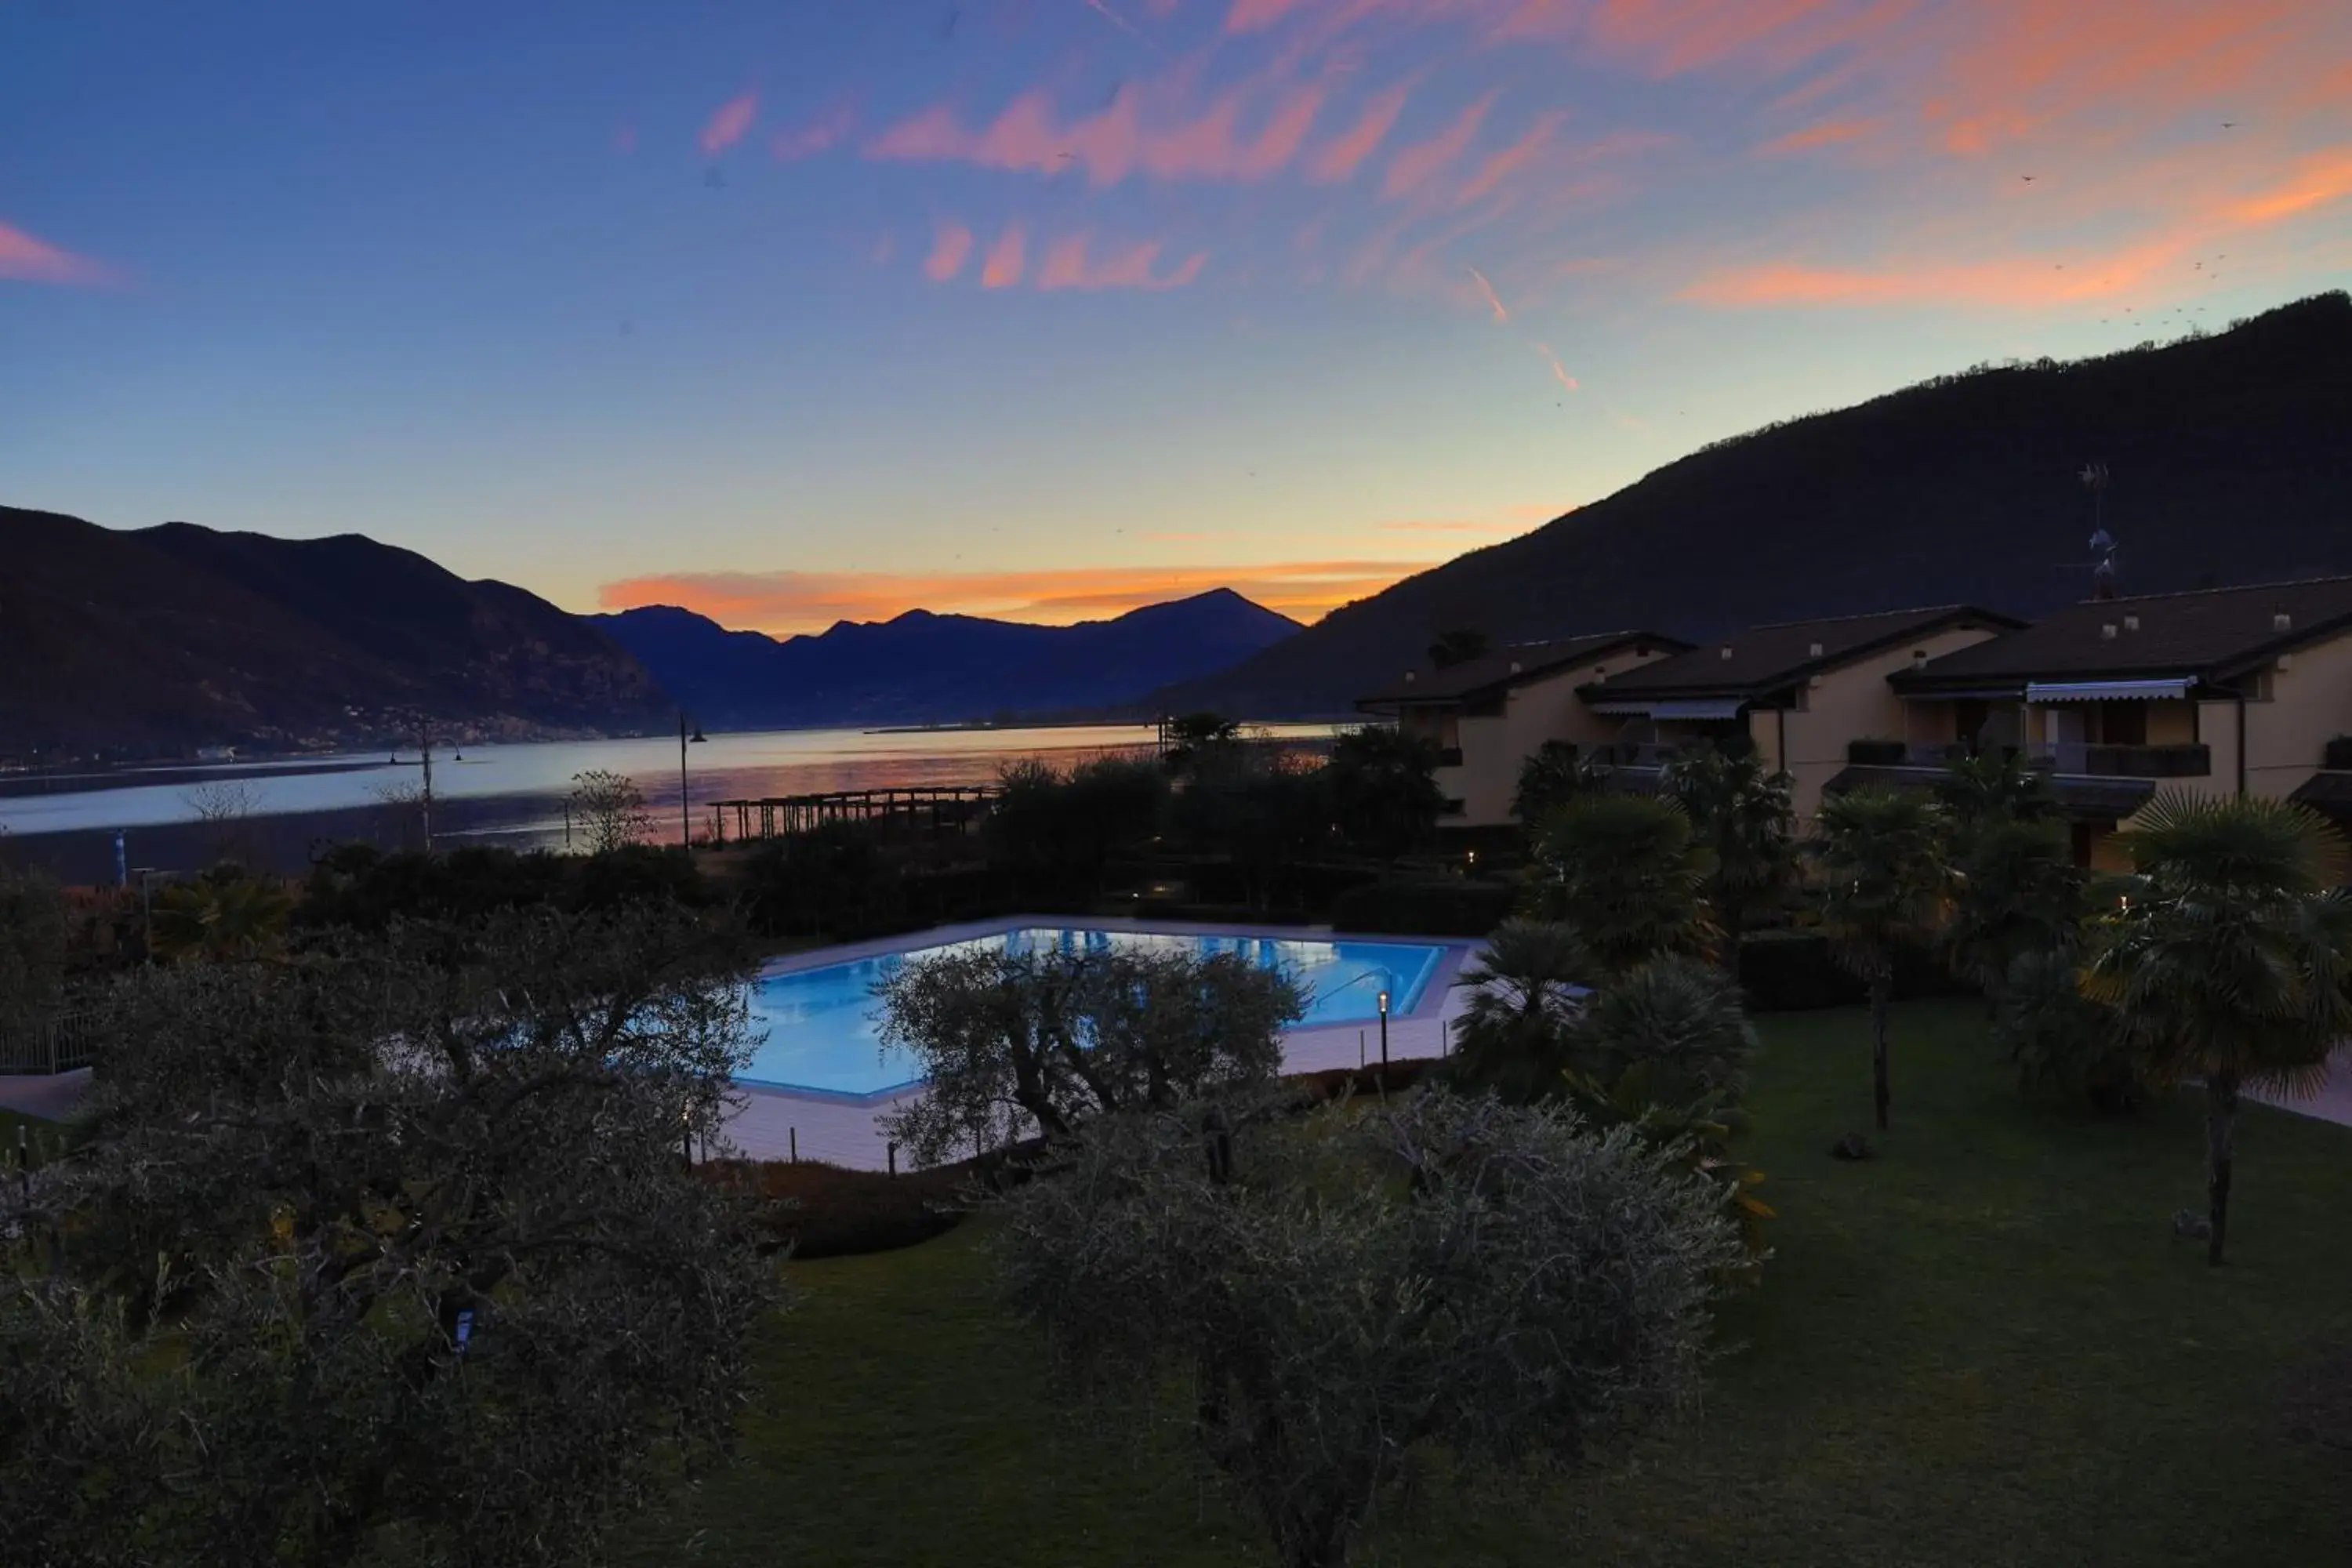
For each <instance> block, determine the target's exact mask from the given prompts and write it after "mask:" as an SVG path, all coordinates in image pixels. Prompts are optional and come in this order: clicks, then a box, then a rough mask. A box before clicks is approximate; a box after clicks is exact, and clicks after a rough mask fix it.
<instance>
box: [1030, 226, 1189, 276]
mask: <svg viewBox="0 0 2352 1568" xmlns="http://www.w3.org/2000/svg"><path fill="white" fill-rule="evenodd" d="M1091 243H1092V237H1091V236H1089V235H1085V234H1074V235H1071V236H1070V237H1067V238H1066V239H1063V240H1060V241H1057V242H1056V243H1055V246H1054V247H1053V248H1052V249H1051V250H1048V251H1047V252H1046V253H1045V265H1044V266H1043V267H1042V268H1039V270H1038V274H1037V287H1038V288H1039V289H1046V290H1052V289H1181V288H1184V287H1185V286H1187V285H1188V284H1190V283H1192V281H1194V280H1195V279H1198V278H1199V277H1200V276H1201V270H1202V268H1204V267H1206V266H1207V265H1208V264H1209V258H1208V257H1207V256H1206V255H1205V254H1202V255H1195V256H1193V257H1192V258H1191V259H1189V260H1187V261H1186V262H1184V263H1183V265H1181V267H1178V268H1176V269H1175V270H1174V271H1172V272H1171V273H1169V274H1167V275H1166V276H1164V277H1156V276H1154V275H1153V273H1152V268H1153V267H1154V266H1156V265H1157V264H1158V263H1159V260H1160V244H1159V242H1158V241H1157V240H1154V241H1151V242H1150V243H1148V244H1143V245H1138V246H1135V247H1131V248H1129V249H1127V250H1124V251H1121V252H1119V253H1118V255H1116V256H1113V257H1110V258H1108V259H1105V260H1103V261H1099V262H1096V261H1090V260H1089V259H1088V257H1087V248H1088V247H1089V246H1090V244H1091Z"/></svg>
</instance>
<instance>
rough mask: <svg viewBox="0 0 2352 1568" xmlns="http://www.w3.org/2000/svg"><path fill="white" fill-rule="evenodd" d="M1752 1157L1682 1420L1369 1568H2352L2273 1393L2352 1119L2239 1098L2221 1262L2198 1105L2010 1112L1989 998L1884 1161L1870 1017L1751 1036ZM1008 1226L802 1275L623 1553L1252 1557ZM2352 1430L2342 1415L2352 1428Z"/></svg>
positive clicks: (2345, 1334)
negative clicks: (1016, 1289)
mask: <svg viewBox="0 0 2352 1568" xmlns="http://www.w3.org/2000/svg"><path fill="white" fill-rule="evenodd" d="M1764 1035H1765V1041H1766V1050H1765V1052H1764V1055H1763V1058H1762V1059H1761V1060H1760V1062H1759V1066H1758V1070H1757V1073H1756V1075H1755V1094H1754V1100H1753V1107H1754V1111H1755V1118H1756V1123H1757V1126H1756V1131H1755V1134H1754V1140H1753V1150H1752V1152H1753V1157H1754V1159H1755V1160H1756V1162H1757V1163H1759V1165H1761V1166H1762V1167H1763V1168H1765V1169H1766V1170H1767V1171H1768V1172H1769V1183H1768V1184H1767V1186H1766V1187H1765V1189H1764V1191H1765V1194H1767V1195H1768V1196H1769V1198H1770V1200H1771V1201H1772V1202H1773V1203H1774V1204H1775V1205H1778V1207H1779V1209H1780V1219H1779V1220H1778V1221H1777V1222H1776V1223H1774V1224H1773V1225H1772V1226H1770V1230H1771V1233H1772V1240H1773V1244H1774V1246H1775V1247H1776V1248H1777V1256H1776V1257H1775V1258H1774V1259H1773V1261H1772V1263H1771V1264H1770V1266H1769V1268H1768V1269H1767V1270H1766V1273H1765V1278H1764V1281H1763V1284H1762V1287H1761V1289H1760V1290H1759V1291H1758V1292H1757V1293H1756V1294H1754V1295H1753V1296H1751V1297H1748V1298H1747V1299H1745V1300H1741V1301H1739V1302H1738V1303H1736V1304H1734V1306H1733V1307H1732V1308H1731V1309H1730V1310H1728V1311H1727V1313H1726V1314H1725V1320H1724V1334H1725V1339H1726V1341H1727V1342H1728V1343H1731V1344H1733V1345H1735V1346H1737V1347H1738V1348H1736V1349H1734V1350H1732V1351H1731V1352H1729V1353H1728V1354H1727V1356H1726V1358H1725V1360H1724V1361H1723V1362H1722V1363H1721V1364H1720V1365H1719V1367H1718V1369H1717V1377H1716V1382H1715V1386H1714V1389H1713V1392H1712V1394H1711V1396H1710V1399H1709V1403H1708V1406H1707V1408H1706V1412H1705V1415H1704V1417H1703V1419H1702V1420H1701V1421H1700V1423H1699V1424H1698V1425H1697V1426H1695V1427H1694V1428H1692V1429H1691V1430H1689V1431H1688V1432H1686V1433H1685V1434H1682V1435H1679V1436H1675V1437H1672V1438H1669V1439H1665V1440H1663V1441H1661V1442H1658V1443H1656V1444H1654V1445H1651V1446H1648V1447H1645V1449H1644V1450H1643V1452H1641V1453H1640V1454H1639V1455H1638V1456H1637V1458H1636V1460H1635V1462H1634V1463H1633V1466H1632V1467H1631V1468H1627V1469H1623V1470H1621V1471H1619V1472H1616V1473H1612V1474H1602V1475H1596V1476H1591V1477H1587V1478H1583V1479H1578V1480H1575V1481H1573V1482H1566V1483H1561V1484H1558V1485H1554V1486H1552V1487H1549V1488H1548V1489H1545V1490H1544V1491H1543V1492H1541V1493H1540V1494H1538V1495H1537V1496H1534V1497H1531V1498H1522V1499H1518V1500H1511V1501H1507V1502H1496V1501H1493V1500H1486V1501H1475V1500H1466V1499H1463V1498H1459V1497H1456V1496H1454V1494H1452V1493H1451V1492H1444V1493H1438V1494H1435V1495H1430V1496H1427V1497H1425V1498H1424V1500H1423V1506H1422V1508H1421V1510H1420V1511H1419V1515H1418V1517H1417V1518H1416V1519H1415V1520H1413V1521H1411V1523H1410V1525H1409V1526H1391V1527H1390V1528H1387V1529H1385V1530H1383V1531H1381V1533H1379V1534H1378V1535H1377V1536H1376V1537H1375V1539H1374V1540H1373V1542H1371V1543H1370V1547H1369V1549H1368V1550H1367V1551H1366V1552H1365V1553H1364V1560H1366V1561H1370V1562H1380V1563H1413V1564H1433V1565H1436V1564H1465V1565H1466V1564H1493V1563H1558V1562H1560V1561H1564V1560H1577V1559H1579V1558H1581V1560H1584V1561H1589V1562H1596V1563H1627V1564H1633V1563H1660V1564H1666V1563H1671V1564H1675V1568H1697V1565H1703V1564H1714V1563H1720V1564H1725V1565H1727V1568H1728V1565H1733V1564H1737V1565H1739V1568H1754V1565H1757V1564H1766V1563H1804V1564H1826V1563H1888V1564H1895V1563H1901V1564H1944V1563H1948V1564H1954V1565H1959V1564H1967V1565H1969V1568H1979V1565H1981V1564H1988V1563H2130V1564H2146V1563H2200V1564H2207V1563H2263V1564H2279V1563H2321V1562H2343V1561H2347V1560H2352V1485H2347V1482H2352V1451H2347V1450H2345V1449H2342V1448H2335V1447H2326V1446H2323V1445H2320V1444H2316V1443H2313V1442H2310V1441H2307V1440H2299V1439H2297V1438H2296V1437H2294V1436H2291V1435H2290V1432H2289V1423H2288V1422H2287V1420H2286V1419H2285V1418H2284V1414H2283V1409H2282V1405H2283V1399H2284V1395H2285V1394H2286V1393H2287V1391H2288V1390H2289V1389H2290V1388H2291V1387H2296V1386H2301V1385H2302V1384H2303V1383H2304V1378H2303V1375H2302V1374H2304V1373H2305V1372H2307V1371H2308V1370H2309V1369H2310V1368H2312V1367H2313V1366H2314V1365H2315V1364H2316V1363H2318V1362H2320V1361H2321V1360H2323V1359H2324V1358H2326V1357H2327V1356H2328V1355H2330V1354H2331V1353H2332V1352H2337V1351H2340V1350H2342V1349H2343V1348H2345V1347H2347V1345H2352V1205H2347V1203H2346V1201H2345V1200H2346V1196H2347V1192H2352V1129H2345V1128H2339V1127H2334V1126H2329V1125H2326V1124H2322V1123H2318V1122H2313V1121H2305V1120H2302V1119H2299V1118H2295V1117H2292V1116H2288V1115H2285V1114H2284V1113H2281V1112H2276V1111H2271V1110H2262V1109H2259V1108H2257V1109H2250V1110H2248V1112H2247V1113H2246V1117H2245V1119H2244V1121H2243V1124H2242V1127H2241V1131H2240V1138H2239V1169H2238V1199H2237V1207H2236V1210H2235V1221H2236V1223H2235V1224H2234V1225H2233V1226H2232V1232H2231V1241H2232V1250H2233V1253H2234V1259H2235V1260H2234V1261H2233V1263H2232V1264H2231V1266H2230V1267H2228V1268H2224V1269H2221V1270H2220V1271H2209V1270H2208V1269H2207V1268H2206V1267H2205V1265H2204V1262H2203V1256H2202V1249H2201V1247H2199V1246H2197V1245H2195V1244H2193V1243H2188V1242H2177V1241H2175V1240H2173V1239H2172V1237H2171V1235H2170V1216H2171V1215H2172V1212H2173V1211H2174V1210H2175V1209H2177V1208H2180V1207H2184V1206H2189V1207H2196V1206H2200V1205H2201V1201H2202V1200H2201V1194H2202V1181H2201V1169H2202V1167H2201V1163H2200V1161H2201V1156H2202V1142H2201V1132H2200V1126H2201V1123H2200V1113H2199V1109H2198V1107H2197V1105H2196V1103H2195V1100H2194V1097H2193V1096H2189V1097H2185V1098H2184V1100H2182V1101H2181V1102H2179V1103H2175V1104H2170V1105H2166V1106H2162V1107H2159V1108H2158V1109H2157V1110H2153V1111H2151V1112H2148V1113H2146V1114H2143V1115H2142V1116H2141V1117H2139V1118H2138V1119H2137V1120H2134V1121H2113V1122H2109V1121H2098V1120H2095V1119H2093V1118H2091V1117H2089V1116H2088V1115H2085V1114H2083V1113H2079V1112H2077V1111H2076V1110H2074V1108H2072V1107H2071V1106H2065V1105H2060V1104H2055V1103H2049V1102H2043V1101H2031V1100H2021V1098H2020V1097H2019V1095H2018V1093H2017V1091H2016V1087H2015V1084H2014V1081H2013V1079H2012V1077H2011V1073H2010V1072H2009V1070H2008V1069H2007V1068H2006V1067H2005V1066H2004V1065H2002V1064H2001V1063H2000V1060H1999V1058H1998V1052H1997V1050H1996V1049H1995V1048H1994V1047H1993V1046H1992V1045H1991V1043H1990V1040H1989V1039H1988V1038H1987V1037H1986V1034H1985V1031H1984V1028H1983V1026H1982V1023H1981V1021H1980V1019H1979V1016H1978V1015H1977V1013H1976V1012H1975V1011H1974V1010H1973V1009H1971V1008H1969V1007H1967V1006H1963V1005H1948V1004H1923V1005H1915V1006H1910V1007H1906V1008H1903V1009H1901V1010H1900V1011H1899V1013H1898V1016H1897V1019H1896V1025H1895V1131H1894V1132H1893V1133H1892V1134H1891V1135H1890V1136H1888V1137H1887V1138H1886V1139H1885V1140H1884V1144H1883V1157H1882V1158H1880V1159H1878V1160H1876V1161H1874V1162H1872V1163H1867V1164H1861V1165H1847V1164H1842V1163H1837V1162H1834V1161H1832V1160H1831V1159H1830V1158H1829V1157H1828V1150H1829V1147H1830V1145H1831V1143H1832V1142H1833V1141H1834V1140H1835V1139H1836V1137H1837V1136H1838V1134H1840V1133H1841V1132H1843V1131H1848V1130H1850V1129H1854V1128H1859V1127H1862V1126H1864V1123H1865V1121H1866V1117H1867V1114H1868V1103H1869V1070H1868V1058H1867V1054H1866V1045H1865V1039H1864V1020H1863V1018H1862V1016H1861V1015H1860V1014H1859V1013H1849V1012H1840V1013H1828V1014H1813V1015H1797V1016H1780V1017H1778V1018H1773V1019H1769V1020H1767V1021H1766V1023H1765V1026H1764ZM984 1242H985V1235H984V1231H983V1229H982V1227H979V1226H965V1227H963V1228H962V1229H961V1230H959V1231H956V1232H954V1233H952V1234H950V1235H949V1236H947V1237H943V1238H941V1239H940V1240H937V1241H933V1242H930V1243H928V1244H926V1245H924V1246H922V1247H916V1248H913V1249H910V1250H908V1251H903V1252H898V1253H891V1254H886V1255H881V1256H876V1257H867V1258H841V1259H833V1260H826V1261H813V1262H808V1263H804V1264H795V1265H793V1266H792V1267H791V1268H790V1273H791V1275H792V1278H793V1281H794V1282H795V1284H796V1285H797V1287H798V1288H799V1289H800V1290H801V1291H802V1292H803V1301H802V1304H801V1306H800V1308H799V1309H798V1310H796V1311H794V1312H793V1313H791V1314H790V1315H788V1316H786V1317H784V1318H782V1319H780V1320H779V1321H777V1322H776V1323H775V1324H774V1325H773V1326H772V1329H771V1330H770V1331H768V1333H767V1334H766V1336H765V1338H764V1340H763V1342H762V1344H761V1349H760V1353H759V1365H760V1368H761V1376H762V1387H761V1391H760V1394H759V1396H758V1399H757V1403H756V1405H755V1408H754V1411H753V1413H752V1415H751V1417H750V1418H749V1420H748V1421H747V1422H746V1425H745V1430H744V1437H745V1456H744V1463H743V1464H742V1465H741V1466H740V1467H739V1468H735V1469H733V1470H730V1471H729V1472H726V1473H723V1474H721V1475H719V1476H716V1477H714V1478H712V1479H709V1480H708V1481H706V1482H705V1483H704V1484H703V1485H702V1487H701V1488H700V1489H699V1490H698V1491H697V1492H696V1493H694V1494H693V1495H691V1496H689V1497H688V1498H686V1499H684V1500H681V1502H680V1503H679V1504H678V1505H677V1509H676V1510H675V1512H674V1513H673V1514H672V1515H671V1516H670V1517H667V1518H665V1519H661V1520H656V1521H648V1522H647V1525H646V1527H645V1528H643V1529H640V1530H639V1531H636V1532H635V1534H634V1535H633V1538H632V1541H631V1542H630V1544H629V1547H628V1548H627V1550H626V1551H625V1553H624V1558H625V1561H626V1562H629V1563H638V1564H646V1565H652V1564H661V1565H663V1568H687V1565H690V1564H700V1563H745V1564H749V1563H761V1564H765V1563H780V1562H808V1563H827V1564H856V1563H872V1564H885V1563H887V1564H919V1563H938V1564H943V1565H945V1564H953V1565H955V1568H972V1565H976V1564H989V1563H1022V1564H1060V1563H1069V1564H1147V1563H1167V1564H1206V1563H1263V1562H1265V1561H1266V1560H1267V1559H1266V1556H1265V1553H1264V1552H1263V1550H1262V1549H1261V1548H1260V1546H1259V1545H1258V1538H1257V1535H1256V1531H1255V1528H1254V1526H1253V1525H1252V1524H1251V1522H1250V1521H1246V1520H1244V1519H1243V1518H1241V1517H1240V1516H1238V1515H1236V1514H1235V1513H1234V1512H1233V1511H1231V1510H1229V1509H1228V1508H1227V1507H1226V1506H1225V1505H1224V1504H1223V1501H1222V1500H1220V1498H1219V1496H1218V1494H1217V1493H1216V1492H1215V1491H1214V1490H1213V1489H1211V1490H1208V1491H1205V1492H1204V1491H1203V1490H1202V1488H1201V1487H1199V1486H1198V1485H1197V1484H1196V1482H1195V1479H1194V1477H1193V1474H1192V1471H1191V1469H1190V1468H1189V1467H1188V1465H1187V1462H1186V1459H1185V1457H1184V1453H1183V1450H1182V1449H1181V1446H1179V1445H1177V1444H1175V1443H1174V1442H1172V1441H1169V1440H1164V1439H1163V1440H1161V1441H1159V1442H1156V1443H1153V1444H1149V1445H1145V1446H1143V1447H1122V1446H1118V1445H1109V1444H1105V1443H1103V1442H1102V1441H1100V1440H1099V1439H1097V1438H1095V1437H1090V1436H1088V1435H1087V1434H1086V1433H1085V1432H1083V1431H1081V1430H1079V1429H1077V1428H1076V1427H1074V1426H1070V1425H1068V1424H1066V1423H1065V1422H1063V1421H1061V1420H1060V1419H1058V1418H1057V1417H1056V1416H1055V1414H1054V1413H1053V1409H1052V1407H1051V1406H1050V1405H1048V1403H1047V1402H1046V1401H1045V1398H1044V1397H1043V1396H1042V1394H1041V1384H1040V1358H1039V1353H1038V1347H1037V1345H1036V1343H1035V1342H1034V1339H1033V1337H1032V1336H1031V1335H1030V1334H1029V1333H1028V1332H1027V1331H1024V1330H1023V1329H1022V1328H1021V1327H1020V1326H1018V1325H1017V1324H1014V1323H1013V1322H1011V1321H1007V1320H1006V1319H1005V1317H1004V1316H1003V1314H1002V1313H1001V1312H999V1311H998V1310H996V1309H995V1308H994V1307H992V1304H991V1301H990V1287H989V1271H988V1266H987V1257H986V1252H985V1248H984ZM2347 1414H2352V1412H2347Z"/></svg>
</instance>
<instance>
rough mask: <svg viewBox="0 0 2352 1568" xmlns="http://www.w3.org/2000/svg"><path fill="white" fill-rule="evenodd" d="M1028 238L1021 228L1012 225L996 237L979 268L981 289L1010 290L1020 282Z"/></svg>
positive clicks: (1024, 264)
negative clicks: (986, 257) (985, 260)
mask: <svg viewBox="0 0 2352 1568" xmlns="http://www.w3.org/2000/svg"><path fill="white" fill-rule="evenodd" d="M1027 248H1028V237H1027V236H1026V235H1024V234H1023V233H1022V231H1021V226H1020V225H1019V224H1017V223H1016V224H1014V225H1013V226H1011V227H1009V228H1007V229H1006V230H1005V231H1004V232H1003V234H1001V235H999V236H997V238H996V243H995V245H993V246H992V247H990V248H989V252H988V261H987V263H986V265H984V266H983V267H982V268H981V273H980V283H981V287H982V288H983V289H1010V288H1012V287H1013V285H1014V284H1016V283H1018V282H1020V281H1021V274H1022V272H1023V270H1024V268H1025V266H1026V260H1025V258H1026V256H1027Z"/></svg>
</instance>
